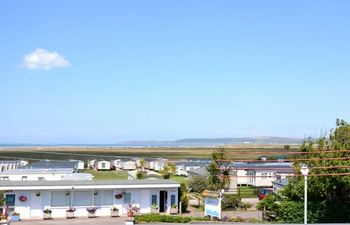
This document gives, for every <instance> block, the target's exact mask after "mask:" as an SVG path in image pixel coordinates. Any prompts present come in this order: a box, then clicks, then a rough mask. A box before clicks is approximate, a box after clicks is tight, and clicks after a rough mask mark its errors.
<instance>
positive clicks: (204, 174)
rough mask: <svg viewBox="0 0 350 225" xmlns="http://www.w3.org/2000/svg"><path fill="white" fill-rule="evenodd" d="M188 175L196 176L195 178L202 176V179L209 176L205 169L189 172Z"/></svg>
mask: <svg viewBox="0 0 350 225" xmlns="http://www.w3.org/2000/svg"><path fill="white" fill-rule="evenodd" d="M187 173H189V174H191V175H194V176H201V177H206V176H208V175H209V172H208V170H207V168H203V167H201V168H197V169H191V170H188V171H187Z"/></svg>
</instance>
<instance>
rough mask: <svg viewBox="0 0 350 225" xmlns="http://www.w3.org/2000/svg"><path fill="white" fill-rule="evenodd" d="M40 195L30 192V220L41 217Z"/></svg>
mask: <svg viewBox="0 0 350 225" xmlns="http://www.w3.org/2000/svg"><path fill="white" fill-rule="evenodd" d="M42 199H43V197H42V193H41V192H39V191H38V192H32V193H31V196H30V218H32V219H41V218H42V217H43V208H42Z"/></svg>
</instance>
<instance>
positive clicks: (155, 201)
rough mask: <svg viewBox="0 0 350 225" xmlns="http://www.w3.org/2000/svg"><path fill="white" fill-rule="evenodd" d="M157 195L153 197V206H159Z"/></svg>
mask: <svg viewBox="0 0 350 225" xmlns="http://www.w3.org/2000/svg"><path fill="white" fill-rule="evenodd" d="M157 197H158V196H157V195H152V197H151V204H152V205H158V199H157Z"/></svg>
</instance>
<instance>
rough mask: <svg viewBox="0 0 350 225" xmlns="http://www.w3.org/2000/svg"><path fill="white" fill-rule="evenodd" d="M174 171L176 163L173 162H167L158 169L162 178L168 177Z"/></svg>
mask: <svg viewBox="0 0 350 225" xmlns="http://www.w3.org/2000/svg"><path fill="white" fill-rule="evenodd" d="M175 173H176V164H175V163H174V162H168V163H167V164H165V166H164V167H163V169H162V170H161V171H160V174H161V175H162V177H163V178H164V179H169V178H170V175H174V174H175Z"/></svg>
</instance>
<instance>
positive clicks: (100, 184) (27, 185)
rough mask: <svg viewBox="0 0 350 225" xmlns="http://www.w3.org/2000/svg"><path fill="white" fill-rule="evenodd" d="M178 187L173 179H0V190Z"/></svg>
mask: <svg viewBox="0 0 350 225" xmlns="http://www.w3.org/2000/svg"><path fill="white" fill-rule="evenodd" d="M166 187H169V188H178V187H180V184H179V183H178V182H176V181H173V180H164V179H153V180H59V181H0V190H49V189H56V190H60V189H61V190H62V189H63V190H67V189H89V188H93V189H113V188H166Z"/></svg>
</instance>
